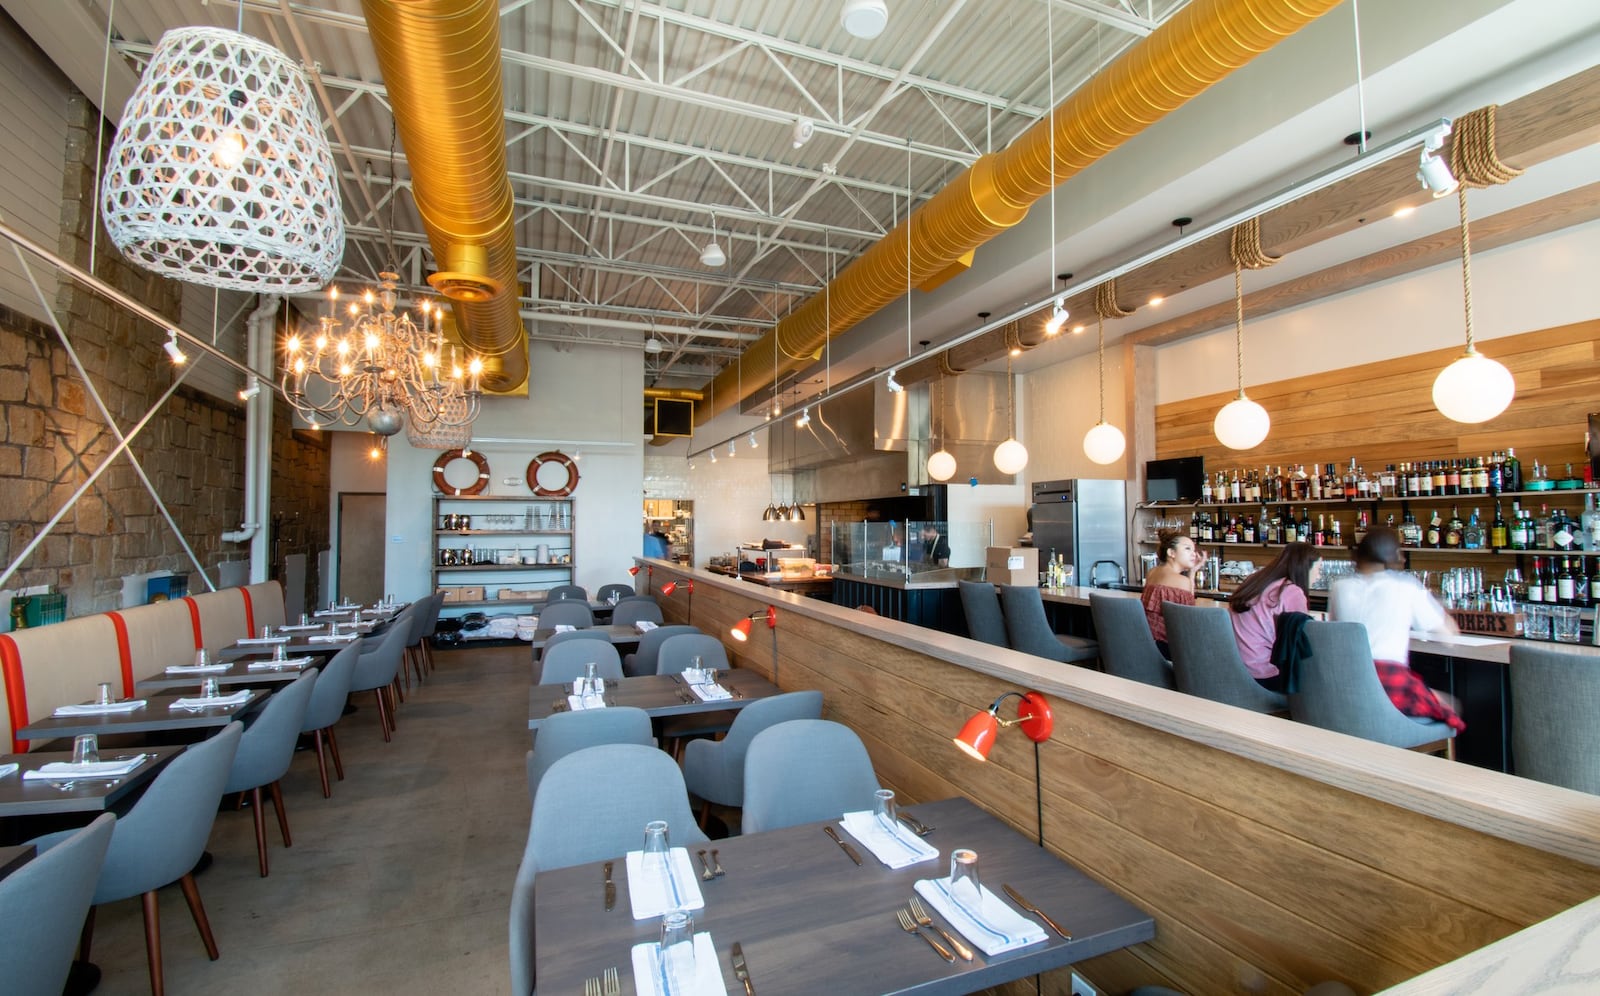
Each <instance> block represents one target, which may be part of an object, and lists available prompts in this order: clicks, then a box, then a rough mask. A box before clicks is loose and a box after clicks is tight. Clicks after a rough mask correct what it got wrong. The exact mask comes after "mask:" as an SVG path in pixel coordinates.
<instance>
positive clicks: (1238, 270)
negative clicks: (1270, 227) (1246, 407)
mask: <svg viewBox="0 0 1600 996" xmlns="http://www.w3.org/2000/svg"><path fill="white" fill-rule="evenodd" d="M1228 255H1229V256H1231V257H1232V258H1233V375H1234V382H1235V383H1236V384H1237V385H1238V387H1239V397H1241V398H1242V397H1244V268H1245V267H1247V266H1248V267H1249V268H1250V269H1252V270H1264V269H1266V268H1267V267H1269V266H1271V265H1272V264H1273V263H1276V262H1277V261H1278V257H1277V256H1269V255H1267V250H1266V249H1265V248H1263V247H1262V245H1261V219H1260V218H1251V219H1250V220H1248V221H1241V222H1240V223H1239V224H1237V225H1235V226H1233V232H1232V234H1231V235H1230V236H1229V238H1228Z"/></svg>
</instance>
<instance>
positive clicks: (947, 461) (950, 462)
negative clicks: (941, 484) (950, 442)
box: [928, 450, 956, 481]
mask: <svg viewBox="0 0 1600 996" xmlns="http://www.w3.org/2000/svg"><path fill="white" fill-rule="evenodd" d="M954 476H956V458H955V457H954V456H953V455H951V453H950V451H949V450H940V451H939V452H937V453H935V454H933V455H932V456H930V457H928V477H930V478H931V479H933V480H935V481H948V480H950V478H952V477H954Z"/></svg>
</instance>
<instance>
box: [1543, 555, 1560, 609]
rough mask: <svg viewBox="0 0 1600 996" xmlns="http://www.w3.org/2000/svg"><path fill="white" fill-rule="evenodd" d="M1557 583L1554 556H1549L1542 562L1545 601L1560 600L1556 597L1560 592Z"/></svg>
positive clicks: (1553, 602) (1554, 601)
mask: <svg viewBox="0 0 1600 996" xmlns="http://www.w3.org/2000/svg"><path fill="white" fill-rule="evenodd" d="M1559 584H1560V581H1559V579H1558V576H1557V574H1556V558H1554V557H1551V558H1550V559H1549V560H1547V561H1545V564H1544V600H1545V601H1546V602H1549V603H1551V604H1555V603H1556V602H1558V601H1560V599H1559V598H1558V597H1557V596H1558V594H1559V593H1560V588H1559V587H1558V585H1559Z"/></svg>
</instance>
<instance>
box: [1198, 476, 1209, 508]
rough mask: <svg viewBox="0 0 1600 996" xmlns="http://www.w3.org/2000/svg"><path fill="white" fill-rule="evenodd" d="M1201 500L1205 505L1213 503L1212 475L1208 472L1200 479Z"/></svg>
mask: <svg viewBox="0 0 1600 996" xmlns="http://www.w3.org/2000/svg"><path fill="white" fill-rule="evenodd" d="M1200 502H1201V504H1203V505H1209V504H1211V475H1210V474H1207V475H1205V477H1203V478H1201V479H1200Z"/></svg>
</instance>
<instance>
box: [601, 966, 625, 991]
mask: <svg viewBox="0 0 1600 996" xmlns="http://www.w3.org/2000/svg"><path fill="white" fill-rule="evenodd" d="M601 990H602V991H601V996H619V994H620V993H621V992H622V980H620V979H618V978H617V966H615V965H612V966H611V967H610V968H608V969H606V977H605V982H604V984H603V985H602V986H601Z"/></svg>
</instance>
